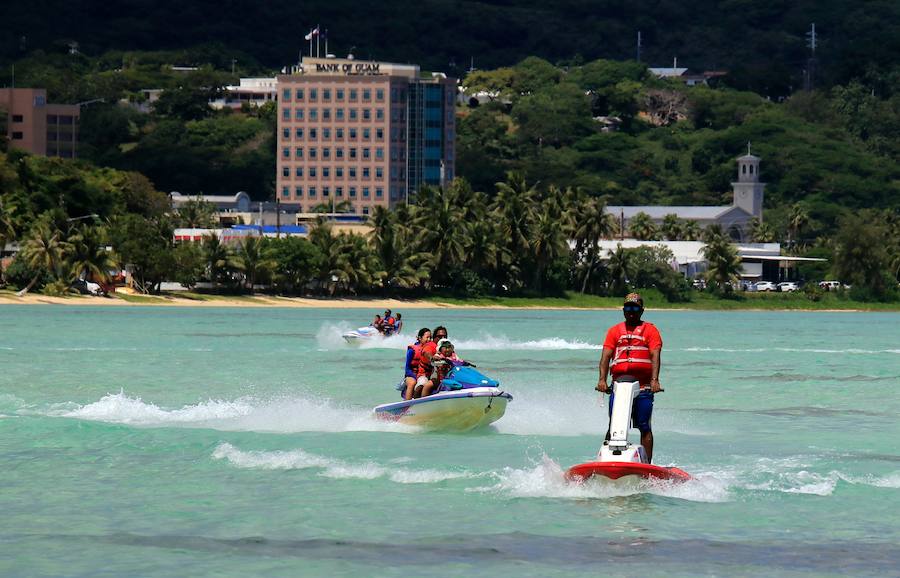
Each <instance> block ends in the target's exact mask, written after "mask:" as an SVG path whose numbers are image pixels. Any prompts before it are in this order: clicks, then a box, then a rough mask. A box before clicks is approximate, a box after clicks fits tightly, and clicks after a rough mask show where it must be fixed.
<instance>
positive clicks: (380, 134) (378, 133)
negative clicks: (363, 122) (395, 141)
mask: <svg viewBox="0 0 900 578" xmlns="http://www.w3.org/2000/svg"><path fill="white" fill-rule="evenodd" d="M375 138H376V139H378V140H384V129H383V128H376V129H375Z"/></svg>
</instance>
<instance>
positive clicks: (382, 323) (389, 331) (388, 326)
mask: <svg viewBox="0 0 900 578" xmlns="http://www.w3.org/2000/svg"><path fill="white" fill-rule="evenodd" d="M402 318H403V315H401V314H400V313H397V316H396V317H394V316H393V315H391V310H390V309H385V310H384V317H382V316H381V315H378V314H377V313H376V314H375V320H374V321H372V323H371V324H370V325H371V326H372V327H374V328H375V329H377V330H378V333H380V334H382V335H384V336H385V337H388V336H391V335H393V334H395V333H400V330H401V329H403V319H402Z"/></svg>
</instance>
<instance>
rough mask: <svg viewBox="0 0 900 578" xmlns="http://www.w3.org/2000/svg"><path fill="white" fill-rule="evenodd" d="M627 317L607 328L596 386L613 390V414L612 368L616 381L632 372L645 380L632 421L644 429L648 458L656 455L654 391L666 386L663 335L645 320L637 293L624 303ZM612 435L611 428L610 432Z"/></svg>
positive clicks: (632, 294)
mask: <svg viewBox="0 0 900 578" xmlns="http://www.w3.org/2000/svg"><path fill="white" fill-rule="evenodd" d="M622 312H623V313H624V315H625V321H624V322H623V323H619V324H618V325H613V326H612V327H610V328H609V330H608V331H607V332H606V339H605V340H604V341H603V353H602V354H601V355H600V379H599V381H598V382H597V387H596V389H597V390H598V391H602V392H603V393H609V394H610V396H609V414H610V416H612V408H613V399H614V397H615V396H614V395H613V394H612V391H611V386H610V385H608V384H607V375H608V374H609V373H610V371H611V372H612V377H613V381H615V379H616V378H617V377H619V376H622V375H630V376H633V377H634V378H635V379H637V380H638V381H639V382H640V384H641V393H639V394H638V396H637V397H635V398H634V405H633V406H632V410H631V422H632V424H633V425H634V427H636V428H638V429H639V430H640V431H641V445H643V446H644V450H646V452H647V459H648V460H649V461H652V459H653V431H652V430H651V428H650V418H651V417H652V415H653V394H654V393H657V392H659V391H661V390H662V387H661V386H660V384H659V369H660V366H661V353H662V337H661V336H660V334H659V330H658V329H657V328H656V326H655V325H653V324H652V323H649V322H647V321H642V320H641V315H643V313H644V299H643V298H642V297H641V296H640V295H639V294H637V293H629V294H628V295H626V296H625V303H624V304H623V306H622ZM606 439H607V440H608V439H609V431H608V430H607V432H606Z"/></svg>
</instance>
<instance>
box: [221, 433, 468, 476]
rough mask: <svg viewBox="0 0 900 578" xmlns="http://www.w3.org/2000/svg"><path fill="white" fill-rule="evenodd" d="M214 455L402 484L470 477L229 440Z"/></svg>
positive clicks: (237, 462) (243, 464)
mask: <svg viewBox="0 0 900 578" xmlns="http://www.w3.org/2000/svg"><path fill="white" fill-rule="evenodd" d="M212 457H213V458H214V459H217V460H227V461H228V462H229V463H231V464H232V465H234V466H236V467H239V468H247V469H262V470H302V469H311V468H317V469H321V470H322V472H320V474H319V475H321V476H324V477H327V478H332V479H339V480H340V479H363V480H374V479H377V478H388V479H389V480H391V481H392V482H396V483H399V484H435V483H439V482H443V481H445V480H453V479H458V478H467V477H470V476H471V474H469V473H468V472H465V471H443V470H435V469H424V470H412V469H407V468H390V467H386V466H382V465H380V464H378V463H376V462H372V461H364V462H356V463H354V462H347V461H345V460H339V459H335V458H328V457H324V456H319V455H316V454H311V453H308V452H306V451H304V450H302V449H296V450H289V451H243V450H239V449H237V448H236V447H234V446H233V445H231V444H229V443H222V444H219V446H218V447H216V449H215V450H214V451H213V454H212Z"/></svg>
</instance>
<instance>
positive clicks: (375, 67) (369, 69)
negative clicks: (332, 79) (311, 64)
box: [316, 62, 381, 75]
mask: <svg viewBox="0 0 900 578" xmlns="http://www.w3.org/2000/svg"><path fill="white" fill-rule="evenodd" d="M380 68H381V63H379V62H344V63H341V62H326V63H325V64H319V63H316V72H324V73H327V74H346V75H352V74H364V75H376V74H381V70H380Z"/></svg>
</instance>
